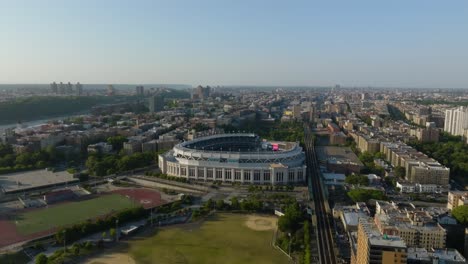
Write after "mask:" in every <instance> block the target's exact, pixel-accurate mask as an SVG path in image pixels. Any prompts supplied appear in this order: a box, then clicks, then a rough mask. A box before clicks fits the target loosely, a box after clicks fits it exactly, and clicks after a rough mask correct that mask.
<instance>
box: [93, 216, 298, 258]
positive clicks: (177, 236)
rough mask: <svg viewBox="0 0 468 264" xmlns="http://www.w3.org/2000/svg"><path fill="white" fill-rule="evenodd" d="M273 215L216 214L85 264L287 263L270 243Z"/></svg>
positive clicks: (144, 237) (140, 238) (164, 230)
mask: <svg viewBox="0 0 468 264" xmlns="http://www.w3.org/2000/svg"><path fill="white" fill-rule="evenodd" d="M276 228H277V218H276V217H274V216H260V215H246V214H229V213H215V214H213V215H210V216H208V217H207V218H206V219H205V220H203V221H197V222H192V223H189V224H183V225H178V226H170V227H164V228H161V229H159V230H158V231H155V233H153V234H150V235H147V234H146V235H145V234H143V235H137V236H136V237H135V238H134V239H132V240H130V241H127V242H126V243H127V244H126V247H124V248H122V247H120V248H119V247H117V248H113V249H111V250H110V251H108V252H106V251H104V252H103V253H102V254H100V255H98V256H95V257H93V258H92V259H89V260H88V261H87V262H86V263H87V264H98V263H99V264H110V263H117V264H123V263H142V264H146V263H148V264H149V263H161V264H171V263H259V264H261V263H265V264H267V263H268V264H270V263H273V264H274V263H277V264H282V263H289V261H290V260H289V258H288V257H287V256H286V255H285V254H284V253H282V252H281V251H280V250H278V249H276V248H275V247H274V246H273V245H272V243H273V241H274V235H275V232H276Z"/></svg>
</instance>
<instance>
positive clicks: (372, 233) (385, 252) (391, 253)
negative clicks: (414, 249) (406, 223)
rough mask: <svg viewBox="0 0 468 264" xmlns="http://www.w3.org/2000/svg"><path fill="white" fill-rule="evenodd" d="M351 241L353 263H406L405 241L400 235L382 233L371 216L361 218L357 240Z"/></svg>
mask: <svg viewBox="0 0 468 264" xmlns="http://www.w3.org/2000/svg"><path fill="white" fill-rule="evenodd" d="M353 242H354V243H353ZM351 243H352V246H351V264H371V263H372V264H381V263H382V264H387V263H388V264H390V263H392V264H395V263H401V264H402V263H406V254H407V247H406V244H405V242H404V241H403V240H402V239H401V238H400V237H398V236H391V235H386V234H383V235H382V234H381V233H380V231H379V230H378V229H377V226H376V225H375V223H374V221H373V219H372V218H370V217H363V218H360V219H359V226H358V231H357V241H352V242H351Z"/></svg>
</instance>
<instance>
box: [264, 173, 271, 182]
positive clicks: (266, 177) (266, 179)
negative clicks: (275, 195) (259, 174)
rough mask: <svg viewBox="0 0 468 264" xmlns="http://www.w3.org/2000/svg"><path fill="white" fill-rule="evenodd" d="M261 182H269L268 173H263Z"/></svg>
mask: <svg viewBox="0 0 468 264" xmlns="http://www.w3.org/2000/svg"><path fill="white" fill-rule="evenodd" d="M263 181H270V171H269V170H267V171H264V172H263Z"/></svg>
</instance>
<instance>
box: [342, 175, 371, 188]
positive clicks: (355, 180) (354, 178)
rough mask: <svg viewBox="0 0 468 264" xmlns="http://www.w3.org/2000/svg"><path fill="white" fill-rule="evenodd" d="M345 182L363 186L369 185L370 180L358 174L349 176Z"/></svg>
mask: <svg viewBox="0 0 468 264" xmlns="http://www.w3.org/2000/svg"><path fill="white" fill-rule="evenodd" d="M345 182H346V183H347V184H359V185H362V186H368V185H369V179H368V178H367V176H364V175H357V174H353V175H349V176H348V177H346V179H345Z"/></svg>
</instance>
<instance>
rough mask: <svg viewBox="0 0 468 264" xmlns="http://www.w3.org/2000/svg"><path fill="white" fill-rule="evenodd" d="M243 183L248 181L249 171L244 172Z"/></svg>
mask: <svg viewBox="0 0 468 264" xmlns="http://www.w3.org/2000/svg"><path fill="white" fill-rule="evenodd" d="M244 181H250V171H244Z"/></svg>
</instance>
